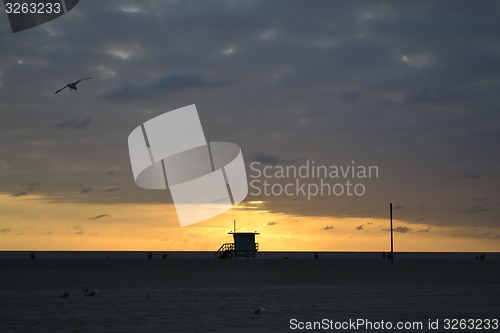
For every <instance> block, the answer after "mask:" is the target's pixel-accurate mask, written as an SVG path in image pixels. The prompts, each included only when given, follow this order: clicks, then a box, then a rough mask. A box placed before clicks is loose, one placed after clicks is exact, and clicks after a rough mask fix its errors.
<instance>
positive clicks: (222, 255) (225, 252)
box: [214, 243, 259, 259]
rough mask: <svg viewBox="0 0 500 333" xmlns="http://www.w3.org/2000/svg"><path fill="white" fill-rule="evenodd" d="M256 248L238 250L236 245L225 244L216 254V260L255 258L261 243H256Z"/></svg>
mask: <svg viewBox="0 0 500 333" xmlns="http://www.w3.org/2000/svg"><path fill="white" fill-rule="evenodd" d="M254 244H255V247H254V248H252V249H236V248H235V246H234V243H224V244H222V245H221V247H220V248H219V249H218V250H217V252H215V253H214V257H215V258H216V259H229V258H236V257H245V258H247V259H248V258H250V257H252V258H254V259H255V253H256V252H257V251H258V250H259V243H254Z"/></svg>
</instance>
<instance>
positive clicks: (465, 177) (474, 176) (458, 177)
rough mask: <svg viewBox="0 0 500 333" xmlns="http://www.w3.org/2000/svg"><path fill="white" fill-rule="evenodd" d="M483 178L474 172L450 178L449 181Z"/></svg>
mask: <svg viewBox="0 0 500 333" xmlns="http://www.w3.org/2000/svg"><path fill="white" fill-rule="evenodd" d="M479 178H482V176H481V175H479V174H477V173H473V172H468V173H462V174H460V175H454V176H450V177H448V179H449V180H460V179H479Z"/></svg>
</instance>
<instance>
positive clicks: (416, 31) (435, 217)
mask: <svg viewBox="0 0 500 333" xmlns="http://www.w3.org/2000/svg"><path fill="white" fill-rule="evenodd" d="M499 17H500V3H499V2H497V1H439V2H436V1H365V2H363V1H342V2H339V1H314V2H311V1H289V0H287V1H85V0H81V1H80V3H79V4H78V5H77V6H76V7H75V8H74V9H73V10H71V11H70V12H69V13H68V14H66V15H64V16H62V17H60V18H58V19H55V20H53V21H51V22H49V23H46V24H43V25H41V26H38V27H35V28H32V29H29V30H26V31H22V32H18V33H15V34H14V33H12V32H11V30H10V26H9V23H8V18H7V15H6V14H5V13H4V12H3V13H1V14H0V110H1V111H0V112H1V113H0V114H1V116H0V117H1V121H0V151H1V155H0V191H1V192H2V193H4V194H5V195H8V196H9V198H10V200H11V201H12V200H17V199H21V198H22V197H28V196H33V195H38V196H42V197H43V198H44V200H49V201H51V202H56V203H62V202H65V203H86V204H93V203H94V204H97V203H103V202H105V203H116V204H120V203H129V204H139V203H140V204H144V205H148V204H158V203H163V202H171V198H170V197H169V194H168V192H166V191H148V190H143V189H140V188H138V187H137V186H136V185H135V183H134V180H133V177H132V173H131V169H130V162H129V156H128V147H127V138H128V135H129V133H130V132H131V131H132V130H133V129H134V128H136V127H137V126H138V125H139V124H141V123H143V122H145V121H146V120H148V119H151V118H152V117H154V116H156V115H160V114H162V113H164V112H167V111H169V110H173V109H175V108H178V107H182V106H186V105H190V104H196V106H197V109H198V112H199V115H200V118H201V121H202V124H203V128H204V131H205V136H206V138H207V140H208V141H228V142H234V143H236V144H238V145H239V146H240V147H241V148H242V151H243V157H244V159H245V163H246V165H247V172H248V173H249V174H250V172H251V170H250V169H249V168H248V166H249V165H250V163H252V162H262V163H264V164H265V165H272V166H276V165H297V166H298V165H301V163H304V162H305V161H307V160H309V161H312V160H314V161H315V162H316V163H317V164H322V165H349V164H351V161H355V163H356V164H358V165H376V166H378V168H379V177H378V178H377V179H371V180H369V181H367V182H366V183H365V184H366V194H365V195H364V196H362V197H347V196H342V197H328V196H323V197H316V198H313V199H311V200H307V198H304V197H300V196H299V197H292V198H287V197H283V196H278V197H263V196H260V197H255V196H254V197H252V196H249V197H247V202H248V201H251V200H263V201H264V205H265V209H267V210H269V211H270V212H271V213H272V212H275V213H285V214H290V215H298V216H301V215H304V216H311V215H312V216H322V217H340V216H348V215H349V214H358V213H361V212H365V211H372V210H381V209H385V208H387V207H388V204H389V202H393V203H394V205H395V208H396V209H395V214H396V215H397V216H398V217H399V218H401V219H403V220H405V221H407V222H408V223H410V224H411V223H426V224H427V225H428V226H429V227H434V226H466V227H471V228H472V227H490V228H493V232H492V233H489V234H487V235H485V236H484V237H487V238H491V239H494V238H495V237H497V238H498V237H500V230H499V229H500V227H499V223H500V177H499V174H498V171H499V170H500V154H499V153H498V152H499V148H498V147H500V130H499V129H500V97H499V96H500V95H499V93H498V92H499V89H500V44H499V36H500V20H499V19H498V18H499ZM84 77H93V79H91V80H87V81H83V82H81V83H79V85H78V92H74V91H69V90H68V89H65V90H63V91H62V92H60V93H58V94H57V95H54V92H55V91H56V90H58V89H59V88H61V87H62V86H64V85H65V84H67V83H68V82H74V81H76V80H78V79H81V78H84ZM27 208H28V207H27ZM434 211H438V212H434ZM455 211H462V212H455ZM98 213H100V214H106V213H108V212H96V215H97V214H98ZM361 214H362V216H363V217H367V218H370V217H373V218H377V217H378V218H385V217H386V216H387V211H377V212H373V213H368V212H367V213H361ZM327 230H328V229H327Z"/></svg>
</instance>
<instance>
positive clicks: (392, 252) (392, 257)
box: [389, 202, 394, 263]
mask: <svg viewBox="0 0 500 333" xmlns="http://www.w3.org/2000/svg"><path fill="white" fill-rule="evenodd" d="M389 211H390V212H391V263H394V237H393V234H392V202H391V203H390V204H389Z"/></svg>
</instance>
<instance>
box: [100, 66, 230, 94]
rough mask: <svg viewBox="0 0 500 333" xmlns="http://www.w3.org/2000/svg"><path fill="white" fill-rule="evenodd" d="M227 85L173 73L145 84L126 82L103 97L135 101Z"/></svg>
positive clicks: (197, 75) (208, 79)
mask: <svg viewBox="0 0 500 333" xmlns="http://www.w3.org/2000/svg"><path fill="white" fill-rule="evenodd" d="M225 84H226V83H225V82H224V81H223V80H215V79H212V78H208V77H206V76H205V75H203V74H199V73H185V72H179V73H171V74H167V75H165V76H163V77H160V78H159V79H155V80H151V81H146V82H143V83H139V82H131V81H126V82H124V83H122V84H121V85H120V86H118V87H117V88H113V89H112V90H111V91H110V92H108V93H105V94H104V95H103V97H105V98H111V99H121V100H123V99H133V98H140V97H148V96H155V95H159V94H171V93H172V92H175V91H180V90H188V89H195V88H198V89H203V88H213V87H221V86H223V85H225Z"/></svg>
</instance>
